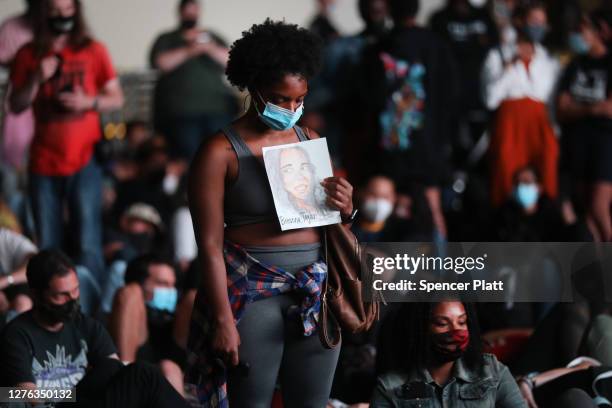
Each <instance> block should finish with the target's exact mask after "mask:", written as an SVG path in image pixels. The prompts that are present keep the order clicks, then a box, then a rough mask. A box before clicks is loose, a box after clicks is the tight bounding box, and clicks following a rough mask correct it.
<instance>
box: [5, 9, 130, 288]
mask: <svg viewBox="0 0 612 408" xmlns="http://www.w3.org/2000/svg"><path fill="white" fill-rule="evenodd" d="M34 29H35V33H34V40H33V41H32V42H31V43H29V44H28V45H26V46H24V47H23V48H21V49H20V50H19V52H18V53H17V56H16V57H15V60H14V63H13V69H12V70H11V87H12V93H11V98H10V107H11V109H12V110H13V111H14V112H22V111H24V110H26V109H27V108H29V107H32V108H33V110H34V119H35V123H36V126H35V135H34V139H33V141H32V146H31V148H30V157H29V163H28V164H29V172H30V173H29V177H28V183H29V186H28V187H29V197H30V199H31V204H32V213H33V216H34V221H35V226H36V236H37V243H38V245H39V246H40V247H41V248H42V249H45V248H61V247H62V246H63V245H64V243H65V242H66V241H65V240H64V234H63V231H64V224H63V220H64V216H63V215H64V209H66V208H67V209H68V210H69V211H68V218H69V220H70V224H71V227H72V230H73V231H74V235H73V236H72V237H71V238H73V239H72V240H71V242H72V243H74V244H75V245H74V246H75V247H76V248H75V249H76V251H75V255H76V257H77V259H78V262H79V264H82V265H84V266H86V267H87V269H89V270H90V271H91V272H92V274H93V275H94V276H95V277H96V278H97V279H98V281H102V280H103V276H104V259H103V255H102V225H101V220H102V170H101V168H100V166H99V165H98V163H97V160H96V158H95V157H94V154H93V153H94V146H95V144H96V143H97V142H98V141H99V140H100V138H101V137H102V132H101V126H100V115H99V112H104V111H111V110H116V109H119V108H120V107H121V106H122V104H123V93H122V91H121V86H120V84H119V79H118V77H117V75H116V73H115V70H114V68H113V65H112V62H111V59H110V56H109V54H108V51H107V50H106V48H105V46H104V45H103V44H102V43H100V42H98V41H96V40H95V39H93V38H92V37H91V36H90V35H89V33H88V31H87V28H86V24H85V19H84V16H83V12H82V5H81V2H80V1H79V0H44V1H41V10H40V12H39V13H37V15H36V23H35V24H34Z"/></svg>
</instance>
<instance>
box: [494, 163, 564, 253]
mask: <svg viewBox="0 0 612 408" xmlns="http://www.w3.org/2000/svg"><path fill="white" fill-rule="evenodd" d="M494 219H495V220H496V222H495V223H494V231H493V237H492V238H493V239H494V240H497V241H504V242H525V241H527V242H536V241H538V242H558V241H567V240H570V241H571V240H572V239H570V238H571V237H570V230H569V227H568V226H566V225H565V223H564V221H563V217H562V215H561V211H560V209H559V208H558V207H557V205H556V204H555V202H554V201H553V200H552V199H550V198H549V197H548V196H546V194H545V193H544V192H543V189H542V186H541V184H540V181H539V177H538V175H537V173H536V170H535V169H534V168H533V167H530V166H527V167H524V168H522V169H519V170H517V172H516V173H515V174H514V187H513V192H512V195H511V196H510V197H508V199H507V200H506V202H505V203H504V204H503V206H502V207H501V208H500V209H499V211H498V213H497V216H496V217H495V218H494Z"/></svg>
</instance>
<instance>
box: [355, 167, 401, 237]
mask: <svg viewBox="0 0 612 408" xmlns="http://www.w3.org/2000/svg"><path fill="white" fill-rule="evenodd" d="M396 200H397V194H396V191H395V183H393V181H392V180H391V179H389V178H387V177H385V176H374V177H372V178H370V179H369V180H368V182H367V184H366V185H365V187H364V189H363V194H362V196H361V205H360V206H359V211H360V214H359V219H358V221H357V222H356V223H355V224H353V228H352V230H353V233H354V234H355V236H356V237H357V239H358V240H359V242H376V241H381V240H382V238H384V237H385V235H387V234H386V231H385V230H386V229H387V228H385V227H386V226H387V220H388V218H389V217H390V216H391V214H392V213H393V208H394V207H395V202H396Z"/></svg>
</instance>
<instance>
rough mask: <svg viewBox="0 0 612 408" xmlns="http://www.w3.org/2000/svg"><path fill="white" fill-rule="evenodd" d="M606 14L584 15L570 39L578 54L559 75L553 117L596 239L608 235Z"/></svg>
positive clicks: (611, 151)
mask: <svg viewBox="0 0 612 408" xmlns="http://www.w3.org/2000/svg"><path fill="white" fill-rule="evenodd" d="M603 17H604V16H601V15H597V14H596V15H594V16H592V17H591V18H587V17H584V18H583V21H582V23H581V24H580V27H579V29H578V31H575V32H573V33H570V37H569V40H570V41H569V43H570V46H571V47H572V49H573V51H574V52H575V53H576V54H577V56H576V57H575V58H574V60H573V61H572V62H571V63H570V64H569V66H568V68H567V69H566V71H565V73H564V75H563V77H562V78H561V81H560V86H559V88H560V93H559V97H558V101H557V105H558V106H557V117H558V119H559V122H560V123H561V124H562V139H561V140H562V163H563V167H564V169H565V172H566V177H571V178H572V179H574V180H577V181H578V183H577V185H576V186H574V187H577V189H576V188H575V189H574V193H575V196H576V197H577V198H578V200H580V201H583V200H584V197H587V199H586V200H585V202H583V203H580V204H582V205H584V206H586V208H587V214H588V216H589V218H590V224H591V232H592V233H593V234H594V236H595V238H596V239H597V240H601V241H612V218H611V216H610V206H611V205H612V92H611V91H612V56H611V55H610V50H609V49H608V45H607V44H606V41H605V32H606V31H607V27H609V26H610V25H611V24H612V22H606V21H605V18H603Z"/></svg>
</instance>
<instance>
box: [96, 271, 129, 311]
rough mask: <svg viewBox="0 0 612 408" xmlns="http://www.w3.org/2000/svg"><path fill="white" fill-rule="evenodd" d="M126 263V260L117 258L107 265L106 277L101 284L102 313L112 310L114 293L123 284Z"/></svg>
mask: <svg viewBox="0 0 612 408" xmlns="http://www.w3.org/2000/svg"><path fill="white" fill-rule="evenodd" d="M127 265H128V263H127V262H126V261H123V260H118V261H115V262H113V263H112V264H111V265H110V266H109V267H108V278H107V279H106V284H105V285H104V286H103V289H102V297H101V299H100V309H101V311H102V312H103V313H110V312H111V311H112V309H113V299H114V298H115V293H117V291H118V290H119V289H120V288H122V287H123V286H125V270H126V269H127Z"/></svg>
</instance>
